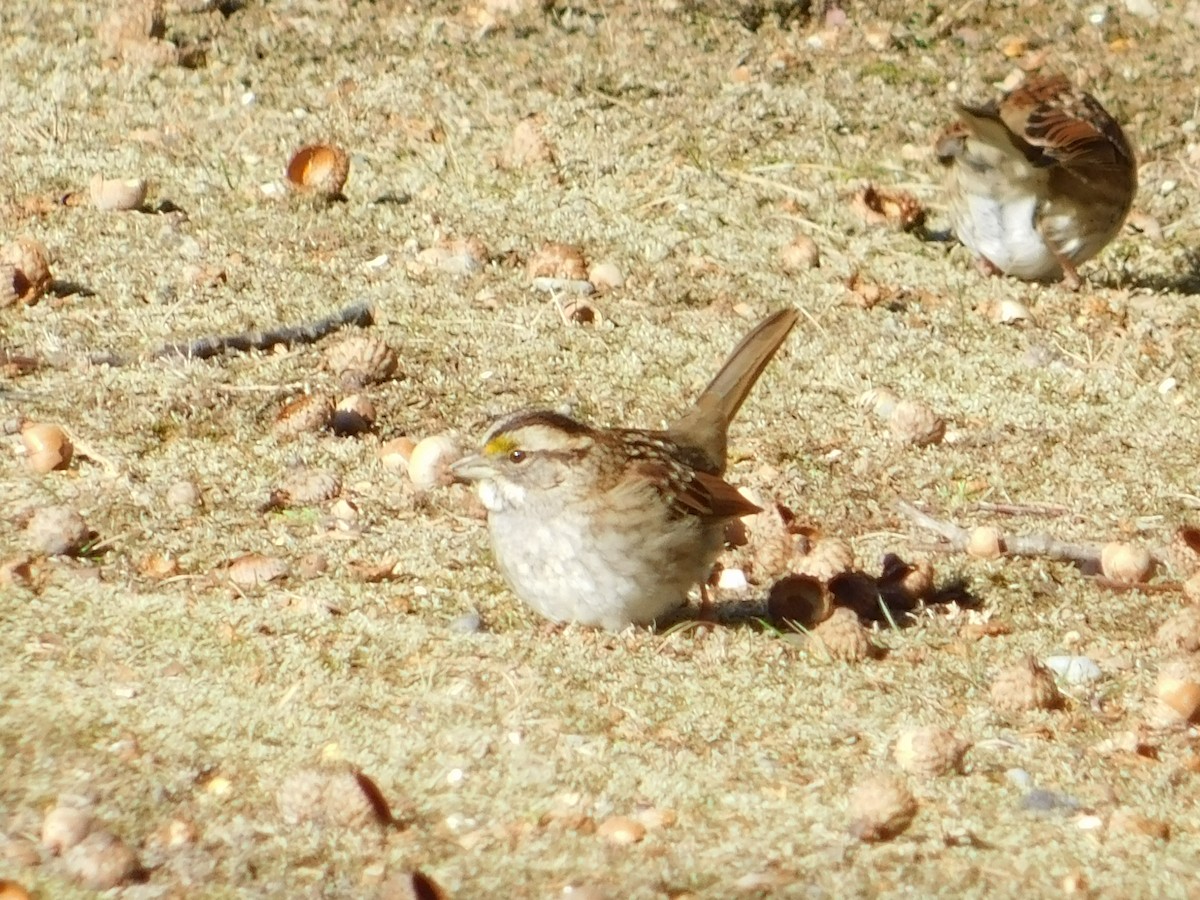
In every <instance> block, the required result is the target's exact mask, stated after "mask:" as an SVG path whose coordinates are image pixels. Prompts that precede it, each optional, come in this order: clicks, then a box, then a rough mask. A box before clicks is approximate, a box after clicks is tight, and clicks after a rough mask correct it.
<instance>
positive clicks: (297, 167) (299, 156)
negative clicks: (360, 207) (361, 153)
mask: <svg viewBox="0 0 1200 900" xmlns="http://www.w3.org/2000/svg"><path fill="white" fill-rule="evenodd" d="M349 174H350V157H349V156H347V155H346V151H345V150H343V149H342V148H341V147H338V146H335V145H334V144H309V145H307V146H305V147H301V148H300V149H299V150H297V151H296V152H295V153H294V154H293V155H292V158H291V160H289V161H288V165H287V180H288V184H289V185H291V187H292V188H294V189H295V190H298V191H305V192H308V193H313V194H318V195H320V196H322V197H337V196H339V195H340V194H341V193H342V188H343V187H344V186H345V184H346V178H347V177H348V176H349Z"/></svg>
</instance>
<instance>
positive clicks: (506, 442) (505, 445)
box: [483, 434, 517, 456]
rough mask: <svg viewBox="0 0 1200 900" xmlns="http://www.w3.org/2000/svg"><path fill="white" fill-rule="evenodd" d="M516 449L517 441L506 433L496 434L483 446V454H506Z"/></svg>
mask: <svg viewBox="0 0 1200 900" xmlns="http://www.w3.org/2000/svg"><path fill="white" fill-rule="evenodd" d="M516 449H517V442H516V441H514V440H513V439H512V438H511V437H510V436H509V435H507V434H498V435H496V436H495V437H494V438H492V439H491V440H490V441H488V442H487V443H486V444H484V447H483V455H484V456H508V454H509V453H511V452H512V451H513V450H516Z"/></svg>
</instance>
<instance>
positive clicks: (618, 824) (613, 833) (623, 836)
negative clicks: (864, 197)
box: [596, 816, 646, 846]
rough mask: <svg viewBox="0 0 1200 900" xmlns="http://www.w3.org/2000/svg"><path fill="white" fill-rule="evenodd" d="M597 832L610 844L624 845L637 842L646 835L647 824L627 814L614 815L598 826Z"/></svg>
mask: <svg viewBox="0 0 1200 900" xmlns="http://www.w3.org/2000/svg"><path fill="white" fill-rule="evenodd" d="M596 834H597V835H599V836H600V837H602V838H604V839H605V840H606V841H608V842H609V843H610V844H616V845H618V846H624V845H626V844H636V843H638V842H639V841H641V840H642V839H643V838H645V837H646V826H645V825H643V824H642V823H641V822H639V821H637V820H636V819H630V818H628V817H626V816H613V817H612V818H609V819H605V820H604V821H603V822H601V823H600V824H599V825H598V826H597V827H596Z"/></svg>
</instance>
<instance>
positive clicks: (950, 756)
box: [892, 725, 967, 778]
mask: <svg viewBox="0 0 1200 900" xmlns="http://www.w3.org/2000/svg"><path fill="white" fill-rule="evenodd" d="M966 751H967V745H966V744H965V743H963V742H962V741H960V740H959V739H958V737H957V736H956V735H955V734H954V732H952V731H948V730H947V729H945V728H938V727H937V726H936V725H923V726H920V727H918V728H909V729H907V730H906V731H904V732H903V733H902V734H901V735H900V737H899V738H898V739H897V740H896V746H895V748H894V749H893V751H892V756H893V757H894V758H895V760H896V764H897V765H899V766H900V768H901V769H903V770H904V771H905V772H910V773H912V774H913V775H919V776H921V777H924V778H934V777H937V776H939V775H952V774H955V773H958V772H961V771H962V760H963V754H964V753H966Z"/></svg>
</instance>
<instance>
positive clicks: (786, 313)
mask: <svg viewBox="0 0 1200 900" xmlns="http://www.w3.org/2000/svg"><path fill="white" fill-rule="evenodd" d="M799 318H800V314H799V313H798V312H797V311H796V310H795V309H793V308H791V307H788V308H787V309H780V310H777V311H776V312H773V313H771V314H770V315H769V316H767V317H766V318H765V319H763V320H762V321H761V322H759V323H758V324H757V325H755V326H754V329H753V330H752V331H751V332H750V333H749V334H747V335H746V336H745V337H744V338H742V340H741V343H739V344H738V345H737V347H735V348H734V350H733V352H732V353H730V354H729V358H728V359H727V360H725V365H723V366H721V371H719V372H717V374H716V376H715V377H714V378H713V380H712V381H710V382H709V383H708V387H706V388H705V389H704V391H703V392H702V393H701V394H700V396H699V397H697V398H696V402H695V404H694V405H693V406H692V408H691V409H689V410H688V411H687V412H686V413H684V414H683V415H682V416H680V417H679V419H678V420H676V421H675V422H674V423H673V424H672V425H671V427H670V428H669V429H668V432H669V433H670V435H671V437H672V438H673V439H674V440H675V441H677V442H678V443H680V444H683V445H686V446H689V447H695V448H696V449H698V450H700V451H702V452H703V453H704V455H705V456H707V457H708V458H709V459H710V460H711V461H712V463H713V465H714V466H715V467H716V468H717V471H719V472H723V471H724V470H725V444H726V436H727V434H728V431H729V423H730V422H732V421H733V417H734V416H736V415H737V412H738V410H739V409H741V408H742V403H743V402H745V400H746V397H747V395H748V394H749V393H750V389H751V388H753V387H754V383H755V382H756V381H758V377H759V376H760V375H762V373H763V370H764V369H765V368H766V367H767V363H769V362H770V361H771V358H772V357H773V356H774V355H775V351H776V350H778V349H779V347H780V345H781V344H782V343H783V340H784V338H786V337H787V336H788V332H789V331H791V330H792V328H793V327H794V326H795V324H796V322H797V321H798V320H799Z"/></svg>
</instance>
